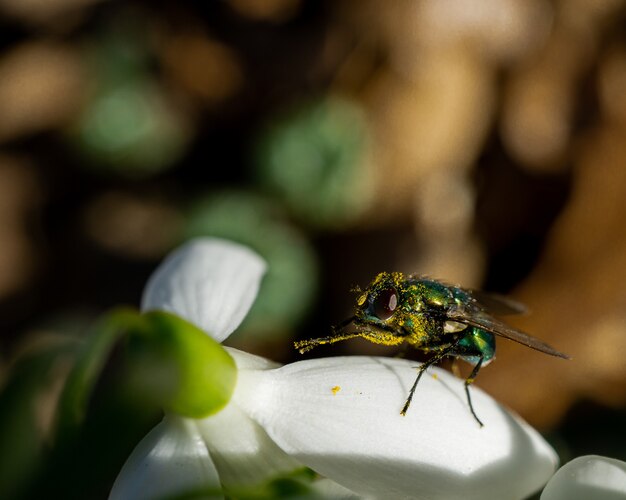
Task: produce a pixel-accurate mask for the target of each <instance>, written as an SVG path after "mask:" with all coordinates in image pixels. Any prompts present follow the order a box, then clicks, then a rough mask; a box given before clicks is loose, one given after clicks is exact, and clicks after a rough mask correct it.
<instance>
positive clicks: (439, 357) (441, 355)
mask: <svg viewBox="0 0 626 500" xmlns="http://www.w3.org/2000/svg"><path fill="white" fill-rule="evenodd" d="M456 344H457V343H456V342H455V343H454V344H452V345H449V346H447V347H446V348H445V349H442V350H441V351H439V352H438V353H437V354H436V355H435V356H433V357H432V358H431V359H429V360H428V361H426V362H425V363H423V364H422V365H421V366H420V367H419V371H418V372H417V377H416V379H415V382H413V387H411V390H410V391H409V397H408V398H406V402H405V403H404V406H403V407H402V411H401V412H400V415H402V416H405V415H406V412H407V410H408V409H409V406H411V400H412V399H413V394H414V393H415V388H416V387H417V383H418V382H419V381H420V378H422V375H423V374H424V372H425V371H426V370H427V369H428V367H429V366H431V365H433V364H434V363H437V362H438V361H441V360H442V359H443V358H444V357H445V356H447V355H448V354H449V353H450V351H452V349H454V348H455V347H456Z"/></svg>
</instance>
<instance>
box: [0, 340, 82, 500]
mask: <svg viewBox="0 0 626 500" xmlns="http://www.w3.org/2000/svg"><path fill="white" fill-rule="evenodd" d="M37 340H38V341H37V342H33V343H32V344H33V345H31V346H30V348H29V349H28V351H27V352H24V353H22V355H20V356H19V357H18V359H16V360H15V361H14V363H13V366H12V369H11V371H10V373H9V374H8V376H7V378H6V380H5V381H4V384H3V387H2V390H1V391H0V498H16V497H18V496H19V493H20V492H22V490H24V488H26V487H28V484H29V483H30V482H31V481H32V479H33V477H34V476H35V474H36V473H37V471H38V469H39V467H40V466H41V463H42V455H43V452H44V449H45V443H46V440H47V438H48V437H49V436H47V433H46V431H47V429H45V428H42V422H41V417H42V410H43V409H44V407H43V406H42V405H41V402H42V398H45V397H46V393H50V391H51V390H52V392H54V385H55V382H56V380H57V379H58V378H59V377H60V376H62V375H63V372H64V370H63V367H64V366H65V365H66V364H67V363H70V362H71V360H72V357H73V354H74V352H75V350H76V347H77V342H76V340H75V339H73V338H65V337H54V338H53V337H47V338H44V337H39V338H38V339H37ZM59 368H61V370H59ZM59 372H61V373H59ZM50 403H52V401H50Z"/></svg>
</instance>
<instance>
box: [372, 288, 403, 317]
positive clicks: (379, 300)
mask: <svg viewBox="0 0 626 500" xmlns="http://www.w3.org/2000/svg"><path fill="white" fill-rule="evenodd" d="M396 307H398V292H396V289H395V288H387V289H386V290H383V291H382V292H380V293H379V294H378V296H377V297H376V298H375V299H374V314H376V317H377V318H379V319H382V320H387V319H389V318H391V316H393V312H394V311H395V310H396Z"/></svg>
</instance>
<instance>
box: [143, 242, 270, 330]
mask: <svg viewBox="0 0 626 500" xmlns="http://www.w3.org/2000/svg"><path fill="white" fill-rule="evenodd" d="M265 269H266V264H265V261H264V260H263V259H262V258H261V257H259V256H258V255H257V254H256V253H254V252H253V251H252V250H250V249H248V248H247V247H244V246H242V245H239V244H237V243H232V242H230V241H226V240H220V239H217V238H198V239H195V240H192V241H190V242H189V243H187V244H185V245H183V246H182V247H180V248H179V249H177V250H175V251H174V252H173V253H171V254H170V255H169V256H168V257H167V258H166V259H165V260H164V261H163V262H162V263H161V265H160V266H159V267H158V268H157V270H156V271H155V272H154V273H153V274H152V276H151V277H150V279H149V280H148V284H147V285H146V288H145V290H144V293H143V298H142V301H141V309H142V310H143V311H151V310H161V311H169V312H173V313H175V314H177V315H179V316H181V317H182V318H185V319H186V320H187V321H190V322H192V323H193V324H195V325H196V326H198V327H200V328H202V329H203V330H204V331H205V332H207V333H208V334H209V335H211V336H212V337H213V338H214V339H215V340H217V341H219V342H221V341H222V340H224V339H225V338H226V337H228V336H229V335H230V334H231V333H232V332H233V331H234V330H235V329H236V328H237V327H238V326H239V325H240V324H241V321H242V320H243V318H244V317H245V316H246V314H248V311H249V310H250V307H251V306H252V303H253V302H254V299H255V298H256V295H257V292H258V290H259V285H260V283H261V278H262V277H263V274H264V273H265Z"/></svg>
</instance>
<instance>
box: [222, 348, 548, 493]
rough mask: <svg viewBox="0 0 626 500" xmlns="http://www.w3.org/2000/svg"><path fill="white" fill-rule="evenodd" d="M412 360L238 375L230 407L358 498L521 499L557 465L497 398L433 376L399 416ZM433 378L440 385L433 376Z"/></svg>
mask: <svg viewBox="0 0 626 500" xmlns="http://www.w3.org/2000/svg"><path fill="white" fill-rule="evenodd" d="M415 364H416V363H414V362H410V361H407V360H400V359H389V358H371V357H344V358H341V357H336V358H326V359H316V360H308V361H301V362H297V363H293V364H290V365H286V366H284V367H282V368H279V369H276V370H268V371H259V372H252V371H251V372H243V373H240V379H242V378H249V380H247V381H244V380H241V381H240V384H241V386H242V387H245V388H247V389H248V391H247V392H245V391H239V392H238V393H236V394H235V396H234V401H235V403H236V404H238V405H240V406H241V407H242V408H243V409H244V410H245V411H247V412H249V413H250V415H251V416H252V417H253V418H254V419H256V420H257V421H258V422H259V423H260V424H261V425H263V427H264V428H265V430H266V431H267V433H268V434H269V436H270V437H271V438H272V439H273V440H274V441H275V442H276V443H277V444H278V445H279V446H280V447H281V448H282V449H283V450H285V451H286V452H287V453H289V454H291V455H293V456H294V457H295V458H297V459H298V460H300V461H301V462H303V463H304V464H306V465H308V466H309V467H311V468H312V469H314V470H315V471H317V472H319V473H320V474H322V475H324V476H326V477H328V478H330V479H333V480H334V481H336V482H338V483H340V484H342V485H343V486H345V487H347V488H349V489H350V490H353V491H356V492H358V493H360V494H366V495H373V496H376V497H382V498H403V497H420V498H446V499H453V498H462V499H465V500H467V499H472V498H477V499H478V498H480V499H489V498H494V499H501V498H523V497H525V496H528V495H530V494H531V493H533V492H534V491H536V490H538V489H539V488H540V487H541V486H543V485H544V484H545V483H546V481H547V480H548V479H549V478H550V476H551V475H552V474H553V472H554V470H555V468H556V463H557V458H556V454H555V453H554V450H553V449H552V448H551V447H550V446H549V445H548V444H547V443H546V442H545V441H544V440H543V439H542V438H541V436H540V435H539V434H538V433H537V432H536V431H535V430H534V429H532V428H531V427H530V426H528V425H527V424H526V423H524V422H523V421H521V420H520V419H519V418H517V417H515V416H513V415H511V414H510V413H508V412H507V411H505V410H504V409H503V408H501V407H500V406H499V405H498V404H497V403H496V402H495V401H494V400H493V399H491V398H490V397H489V396H487V395H486V394H485V393H483V392H482V391H480V390H479V389H478V388H476V387H473V388H472V398H473V403H474V408H475V410H476V412H477V414H478V415H479V416H480V418H481V419H482V420H483V422H484V424H485V427H483V428H480V427H479V426H478V424H477V423H476V421H475V420H474V418H473V417H472V415H471V414H470V412H469V409H468V406H467V401H466V398H465V393H464V390H463V382H462V381H461V380H459V379H457V378H455V377H453V376H452V375H450V374H448V373H447V372H445V371H443V370H439V369H432V370H429V371H428V372H427V373H426V374H425V375H424V377H422V380H421V381H420V384H419V385H418V387H417V391H416V393H415V397H414V399H413V403H412V406H411V407H410V409H409V411H408V414H407V416H406V417H403V416H401V415H400V409H401V408H402V406H403V404H404V401H405V399H406V396H407V394H408V391H409V388H410V387H411V385H412V383H413V381H414V379H415V374H416V370H415V369H414V367H415ZM433 374H435V375H436V376H437V380H435V379H434V378H433V376H432V375H433Z"/></svg>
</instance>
